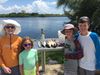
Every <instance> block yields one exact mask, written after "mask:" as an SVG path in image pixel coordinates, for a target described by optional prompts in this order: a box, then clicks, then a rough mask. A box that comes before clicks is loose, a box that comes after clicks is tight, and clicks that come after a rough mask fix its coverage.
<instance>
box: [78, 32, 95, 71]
mask: <svg viewBox="0 0 100 75" xmlns="http://www.w3.org/2000/svg"><path fill="white" fill-rule="evenodd" d="M90 33H91V32H89V33H88V35H86V36H82V35H79V38H78V39H79V41H80V43H81V45H82V47H83V52H84V57H83V58H82V59H80V60H79V66H80V67H81V68H83V69H86V70H90V71H94V70H95V64H96V58H95V46H94V43H93V40H92V39H91V37H90V36H89V35H90Z"/></svg>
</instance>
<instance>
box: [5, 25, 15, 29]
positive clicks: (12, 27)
mask: <svg viewBox="0 0 100 75" xmlns="http://www.w3.org/2000/svg"><path fill="white" fill-rule="evenodd" d="M5 28H7V29H9V28H11V29H14V28H15V26H5Z"/></svg>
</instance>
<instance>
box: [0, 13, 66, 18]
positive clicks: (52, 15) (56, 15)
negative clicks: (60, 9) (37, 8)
mask: <svg viewBox="0 0 100 75" xmlns="http://www.w3.org/2000/svg"><path fill="white" fill-rule="evenodd" d="M0 17H2V18H3V17H66V16H65V15H64V14H38V13H9V14H0Z"/></svg>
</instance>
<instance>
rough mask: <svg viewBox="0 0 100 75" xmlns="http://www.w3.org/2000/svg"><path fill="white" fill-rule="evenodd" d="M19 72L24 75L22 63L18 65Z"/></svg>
mask: <svg viewBox="0 0 100 75" xmlns="http://www.w3.org/2000/svg"><path fill="white" fill-rule="evenodd" d="M19 70H20V74H21V75H24V70H23V65H19Z"/></svg>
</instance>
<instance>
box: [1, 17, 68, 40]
mask: <svg viewBox="0 0 100 75" xmlns="http://www.w3.org/2000/svg"><path fill="white" fill-rule="evenodd" d="M1 19H8V18H0V20H1ZM9 19H14V20H16V21H18V22H19V23H20V24H21V27H22V32H21V33H20V34H19V35H20V36H22V37H25V36H30V37H31V38H34V39H39V38H40V36H41V28H43V29H44V31H45V34H46V38H56V37H57V31H58V30H59V29H62V27H63V23H64V22H68V21H69V19H68V18H67V17H25V18H9Z"/></svg>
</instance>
